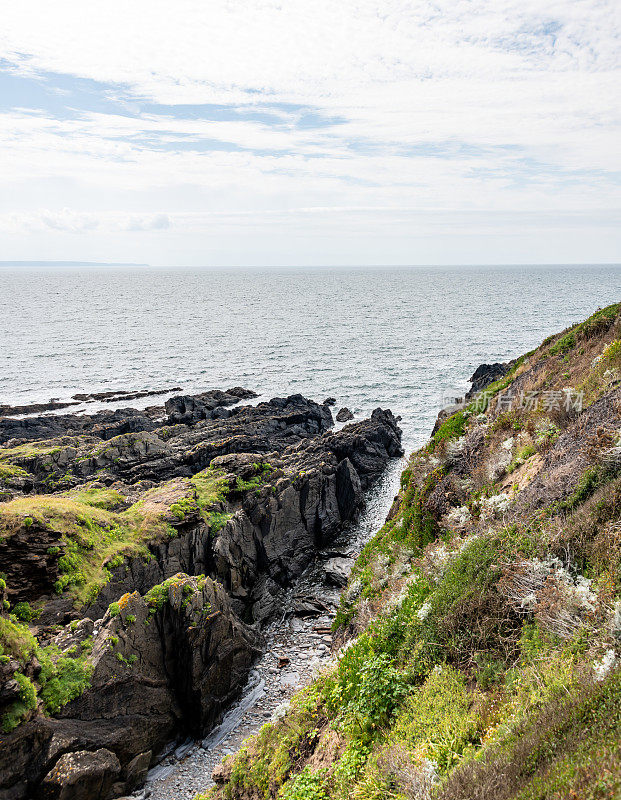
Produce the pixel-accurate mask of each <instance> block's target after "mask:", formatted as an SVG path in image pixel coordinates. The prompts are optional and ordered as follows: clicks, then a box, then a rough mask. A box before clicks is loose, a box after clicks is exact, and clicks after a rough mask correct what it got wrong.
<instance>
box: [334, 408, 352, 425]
mask: <svg viewBox="0 0 621 800" xmlns="http://www.w3.org/2000/svg"><path fill="white" fill-rule="evenodd" d="M353 418H354V415H353V414H352V412H351V411H350V410H349V409H348V408H340V409H339V410H338V412H337V415H336V421H337V422H349V420H350V419H353Z"/></svg>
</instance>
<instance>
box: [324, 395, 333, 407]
mask: <svg viewBox="0 0 621 800" xmlns="http://www.w3.org/2000/svg"><path fill="white" fill-rule="evenodd" d="M323 404H324V406H335V405H336V397H326V399H325V400H324V401H323Z"/></svg>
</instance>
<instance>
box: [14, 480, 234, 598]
mask: <svg viewBox="0 0 621 800" xmlns="http://www.w3.org/2000/svg"><path fill="white" fill-rule="evenodd" d="M227 486H228V485H227V483H226V480H225V479H224V477H223V476H222V474H221V473H218V472H215V471H213V470H209V469H207V470H204V471H203V472H201V473H198V474H197V475H195V476H194V477H193V478H191V479H190V480H189V481H188V480H186V479H176V480H173V481H170V482H168V483H166V484H163V485H161V486H158V487H156V488H154V489H151V490H149V491H148V492H147V493H146V494H145V495H144V496H143V497H142V498H141V499H140V500H139V501H138V502H137V503H135V504H134V505H132V506H130V507H129V508H127V509H125V510H121V511H115V510H111V509H114V508H115V507H117V506H118V505H119V504H121V503H122V502H123V501H124V497H123V496H122V495H121V494H120V493H119V492H116V491H114V490H109V489H96V488H94V487H89V486H87V487H86V488H84V489H80V490H76V491H70V492H66V493H63V494H54V495H31V496H27V497H22V498H18V499H15V500H12V501H10V502H7V503H0V536H5V537H6V536H10V535H11V533H12V532H14V531H16V530H18V529H19V528H20V527H21V526H23V525H24V524H27V523H28V521H30V524H31V525H32V524H34V523H37V524H38V525H41V526H44V527H46V528H47V529H49V530H53V531H55V532H57V533H58V534H59V537H60V538H61V542H62V554H60V553H59V559H58V566H59V573H60V576H59V579H58V581H57V583H56V591H57V592H58V593H62V592H64V591H65V590H67V591H69V592H70V593H71V594H72V596H73V597H74V598H75V599H76V601H77V602H78V603H79V604H88V603H90V602H93V600H94V599H95V598H96V597H97V595H98V593H99V591H100V589H101V587H102V586H104V585H105V584H106V583H107V582H108V581H109V580H110V577H111V573H110V570H111V568H113V567H114V566H118V565H119V564H121V563H122V562H123V559H124V558H127V557H133V556H140V555H142V556H144V557H145V558H147V557H149V550H148V548H147V545H148V543H149V542H151V541H153V540H158V539H160V540H161V539H165V538H170V537H171V536H176V535H177V532H176V529H175V528H174V527H173V526H172V525H171V521H178V522H180V521H182V520H183V519H184V518H185V517H186V515H187V514H188V513H190V512H192V511H193V512H195V513H197V514H198V513H200V514H201V515H202V516H203V518H204V519H205V520H206V521H207V523H208V524H209V525H211V524H212V522H214V523H215V524H216V525H217V524H219V523H222V519H223V518H222V517H221V516H219V514H220V512H217V516H216V517H215V519H212V511H211V510H210V509H212V507H213V505H214V504H216V503H218V502H220V501H222V500H224V498H225V497H226V489H227Z"/></svg>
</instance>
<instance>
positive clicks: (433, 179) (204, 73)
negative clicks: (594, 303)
mask: <svg viewBox="0 0 621 800" xmlns="http://www.w3.org/2000/svg"><path fill="white" fill-rule="evenodd" d="M620 31H621V8H620V7H619V4H618V3H616V2H614V1H613V0H572V2H571V3H570V2H567V0H550V2H548V3H546V4H544V5H542V4H541V3H540V2H539V0H537V1H536V0H521V1H518V0H476V2H471V1H467V0H435V2H433V3H432V2H429V0H425V1H423V0H413V1H411V0H408V2H405V0H382V2H379V0H343V2H341V3H338V4H335V3H333V2H328V0H317V1H316V2H314V3H312V4H309V3H308V2H305V0H289V2H287V3H286V4H278V3H274V2H272V1H271V0H239V2H236V3H229V2H225V0H215V1H214V2H212V3H202V2H199V1H198V0H180V2H178V3H176V4H175V6H174V8H173V7H172V6H171V5H170V3H169V2H165V1H164V0H149V1H148V2H147V1H146V0H134V2H133V3H131V4H127V3H121V2H118V0H109V2H107V3H105V4H104V3H91V4H88V6H85V5H84V3H80V2H76V1H75V0H57V2H55V3H53V4H49V3H45V2H43V0H23V2H21V3H19V4H16V3H13V4H8V7H7V8H6V9H3V25H2V28H1V29H0V59H2V61H0V67H1V66H2V65H4V70H5V73H6V74H7V76H10V77H11V78H12V79H16V76H17V77H20V79H21V83H20V86H19V91H18V94H16V96H15V102H13V103H9V104H8V105H7V104H5V105H4V106H3V107H4V109H5V110H4V112H2V113H0V175H1V178H0V185H2V187H3V189H4V191H3V192H2V193H0V195H1V196H0V214H2V215H4V216H3V217H2V218H3V219H4V223H2V224H4V229H5V230H8V229H9V222H8V221H7V220H8V219H9V217H10V215H11V214H17V215H18V217H17V218H18V219H21V220H22V222H20V223H19V224H18V228H19V226H20V225H22V224H26V225H42V226H44V227H47V228H48V229H49V230H54V231H56V232H58V234H59V235H60V234H63V233H67V234H68V233H74V232H80V231H82V232H84V231H88V230H91V231H92V230H94V229H95V228H97V229H98V230H119V231H127V232H129V233H131V232H133V233H136V234H144V235H145V236H147V235H152V236H156V237H159V239H162V237H164V236H170V237H173V236H174V235H175V232H176V231H179V230H183V229H184V226H186V225H190V228H191V229H192V230H195V231H196V235H197V236H199V235H200V232H201V231H204V230H205V227H203V228H201V225H195V222H196V220H198V219H202V220H206V221H207V222H205V225H206V226H207V228H208V229H209V230H210V231H213V228H212V227H211V223H210V222H209V220H211V219H212V217H211V216H210V215H212V214H213V215H217V214H218V213H219V212H222V213H223V214H224V215H225V216H227V218H229V219H235V220H238V221H239V220H243V219H249V218H252V219H253V220H254V222H253V224H254V225H264V226H266V227H265V230H266V231H268V230H271V227H270V226H271V225H272V221H273V220H274V219H275V216H276V215H278V214H283V215H284V217H283V219H284V220H285V224H287V225H290V224H292V219H294V218H295V219H296V220H299V219H304V220H307V219H308V218H309V215H308V214H306V213H305V212H302V211H300V209H304V208H311V207H312V208H330V209H333V211H332V214H333V217H332V220H336V221H338V220H341V221H342V223H343V225H344V226H347V225H349V224H350V218H349V217H348V216H347V214H348V213H349V212H345V211H344V210H343V209H352V208H356V207H357V208H359V209H361V210H362V209H371V208H374V209H376V210H375V211H373V212H367V211H364V212H362V211H361V214H362V213H364V215H365V218H366V219H367V220H369V219H371V217H372V215H373V214H375V215H376V216H375V217H373V219H374V220H375V221H376V223H377V225H378V227H379V228H381V229H384V228H385V227H386V219H387V217H388V216H390V215H392V219H393V223H394V225H393V229H392V230H394V231H395V235H396V236H403V237H404V241H405V239H406V238H407V231H408V230H409V226H411V225H412V220H413V219H414V220H417V221H418V222H417V224H418V223H420V225H423V226H427V228H426V230H429V231H431V232H434V231H436V227H434V224H433V217H432V216H430V215H431V214H432V212H435V213H439V214H441V215H448V216H445V217H443V218H447V219H448V218H449V217H450V218H452V219H455V220H459V219H464V220H467V219H470V217H469V213H470V212H471V211H472V210H476V211H477V212H479V213H480V214H481V215H484V214H485V213H488V218H489V219H490V220H494V219H498V218H497V217H496V212H502V213H507V214H513V215H514V219H515V220H516V222H515V226H517V225H518V224H519V223H518V222H517V221H518V220H519V219H525V218H526V217H525V215H527V214H531V213H534V214H540V215H541V216H542V218H546V219H547V218H549V217H548V215H550V214H555V215H556V219H558V220H560V219H565V220H568V219H569V216H568V215H570V216H571V215H575V214H579V213H580V212H583V213H585V214H589V215H590V214H593V215H595V216H594V217H592V218H591V217H590V219H593V220H596V219H599V220H600V223H601V225H602V226H603V228H606V226H607V225H608V222H607V220H608V216H607V214H608V213H609V212H610V210H611V209H619V208H620V207H621V202H620V201H621V191H620V185H621V150H620V149H619V147H618V142H619V140H621V111H620V108H619V103H618V86H619V82H620V78H621V65H620V55H619V54H620V53H621V48H620V46H619V45H620V44H621V32H620ZM42 205H45V206H46V207H49V208H50V212H49V214H50V216H49V217H48V218H47V221H46V219H44V217H43V216H42V213H41V212H40V208H41V206H42ZM68 209H79V211H69V210H68ZM377 209H381V210H377ZM403 209H408V210H407V212H403ZM85 214H86V217H84V215H85ZM192 214H194V215H195V216H194V217H192ZM404 214H405V216H404ZM19 215H21V216H19ZM29 215H30V216H29ZM115 215H116V216H115ZM597 215H599V217H598V216H597ZM328 216H329V215H328ZM17 218H16V219H17ZM314 218H315V220H316V221H317V222H316V224H318V225H321V226H323V227H322V230H324V229H325V230H328V227H327V226H329V225H330V224H331V222H330V221H329V220H328V218H327V217H322V216H321V215H318V214H317V213H315V214H314ZM320 218H321V222H318V220H319V219H320ZM85 219H86V220H87V221H88V223H89V224H91V223H92V224H93V226H94V227H92V228H90V229H89V228H87V227H85V224H86V223H85V221H84V220H85ZM192 219H193V220H194V222H192V223H190V222H189V220H192ZM27 220H30V221H29V222H28V221H27ZM482 220H483V216H481V217H478V218H477V221H476V225H478V226H480V227H479V229H480V230H481V231H486V230H488V225H487V224H484V223H483V221H482ZM470 222H471V224H475V223H473V222H472V220H470ZM11 224H12V223H11ZM239 224H241V222H239ZM304 224H306V223H304ZM498 224H499V225H500V223H498ZM503 224H504V223H503ZM567 224H569V223H567ZM593 224H594V225H597V222H593ZM111 226H112V227H111ZM114 226H117V227H114ZM192 226H194V227H192ZM606 229H607V228H606ZM540 235H545V234H544V233H541V234H540ZM135 238H138V237H135ZM177 246H180V245H177ZM406 252H407V248H406V247H405V245H404V253H406ZM363 255H364V253H363V252H361V256H363ZM139 260H142V259H139Z"/></svg>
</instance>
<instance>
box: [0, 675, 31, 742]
mask: <svg viewBox="0 0 621 800" xmlns="http://www.w3.org/2000/svg"><path fill="white" fill-rule="evenodd" d="M13 678H14V679H15V680H16V681H17V683H18V684H19V700H16V701H15V702H14V703H11V705H10V706H9V707H8V709H7V710H6V711H5V712H4V714H3V715H2V730H3V731H4V732H5V733H9V732H10V731H12V730H13V729H14V728H16V727H17V726H18V725H19V724H20V722H21V721H22V720H23V719H24V717H26V716H27V714H28V712H29V711H31V710H32V709H33V708H36V705H37V690H36V689H35V687H34V684H33V683H32V681H31V680H30V678H27V677H26V676H25V675H22V673H21V672H15V673H13Z"/></svg>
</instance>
